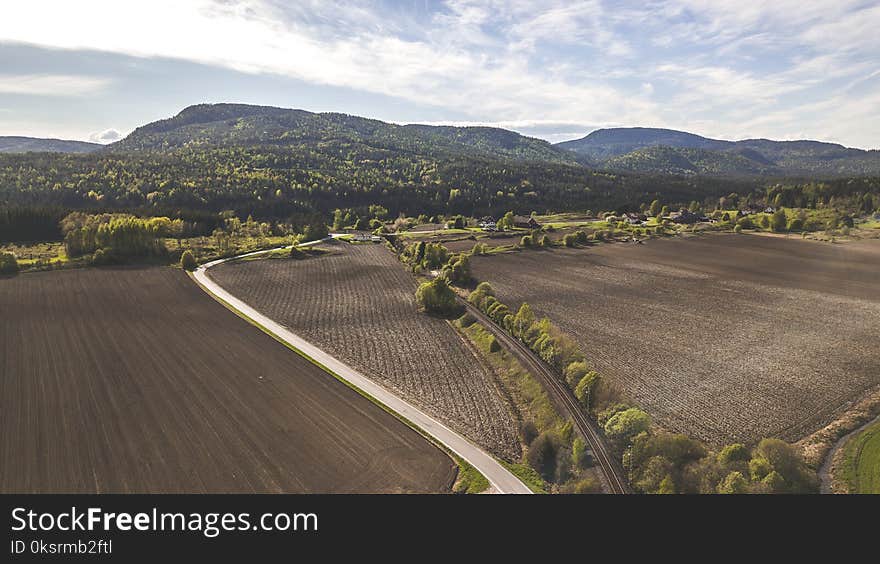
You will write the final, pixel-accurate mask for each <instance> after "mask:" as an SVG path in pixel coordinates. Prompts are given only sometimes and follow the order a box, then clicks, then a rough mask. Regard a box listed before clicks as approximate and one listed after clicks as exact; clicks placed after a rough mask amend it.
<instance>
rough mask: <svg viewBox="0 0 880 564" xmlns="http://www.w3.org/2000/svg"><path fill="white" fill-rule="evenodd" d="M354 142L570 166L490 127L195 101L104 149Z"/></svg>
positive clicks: (547, 150)
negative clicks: (398, 121)
mask: <svg viewBox="0 0 880 564" xmlns="http://www.w3.org/2000/svg"><path fill="white" fill-rule="evenodd" d="M352 144H359V145H364V146H367V147H375V148H378V149H387V150H392V151H399V152H406V153H411V154H418V155H431V156H443V155H447V156H449V155H465V154H466V155H468V156H475V157H480V156H482V157H490V158H505V159H515V160H522V161H541V162H553V163H572V164H575V163H576V162H577V157H576V156H575V155H573V154H572V153H570V152H568V151H565V150H562V149H559V148H557V147H554V146H553V145H551V144H550V143H548V142H546V141H542V140H540V139H534V138H531V137H525V136H523V135H520V134H518V133H514V132H512V131H507V130H504V129H498V128H492V127H447V126H428V125H395V124H391V123H385V122H382V121H379V120H374V119H367V118H362V117H357V116H351V115H346V114H338V113H312V112H307V111H304V110H291V109H284V108H274V107H268V106H251V105H245V104H200V105H197V106H190V107H188V108H186V109H184V110H183V111H182V112H180V113H179V114H177V115H176V116H174V117H172V118H169V119H164V120H160V121H156V122H153V123H150V124H147V125H145V126H143V127H139V128H138V129H136V130H135V131H134V132H133V133H131V135H129V136H128V137H126V138H125V139H122V140H121V141H118V142H116V143H114V144H112V145H109V146H108V147H107V149H106V150H107V151H110V152H129V151H151V150H152V151H155V150H169V149H176V148H181V147H186V148H190V149H192V148H211V147H254V146H276V147H292V146H297V147H304V146H305V147H312V148H314V149H315V150H318V151H323V150H325V149H329V150H337V148H338V147H339V146H345V145H352Z"/></svg>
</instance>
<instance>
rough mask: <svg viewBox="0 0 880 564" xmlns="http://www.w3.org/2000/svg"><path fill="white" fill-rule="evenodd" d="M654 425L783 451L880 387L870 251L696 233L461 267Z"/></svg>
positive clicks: (879, 305)
mask: <svg viewBox="0 0 880 564" xmlns="http://www.w3.org/2000/svg"><path fill="white" fill-rule="evenodd" d="M472 264H473V269H474V273H475V276H476V277H477V278H478V279H479V280H482V281H488V282H490V283H491V284H492V285H493V286H494V287H495V290H496V292H497V294H498V296H499V298H500V299H501V300H502V301H504V302H505V303H507V304H508V305H510V306H511V307H518V305H519V303H521V302H522V301H527V302H529V303H530V304H532V306H534V308H535V310H536V312H537V313H539V314H542V315H547V316H549V317H550V319H551V320H552V321H554V322H555V323H556V324H558V325H559V326H560V327H562V329H564V330H565V331H566V332H567V333H568V334H570V335H571V336H572V337H574V338H575V339H576V340H577V341H578V342H579V344H580V345H581V346H582V348H583V350H584V352H585V353H586V355H587V357H588V358H589V359H591V361H592V362H593V364H594V365H595V367H596V369H598V370H599V371H600V372H601V373H603V374H605V375H606V376H608V377H610V378H612V379H613V380H615V381H616V382H618V383H619V384H620V386H621V387H622V388H623V389H624V390H625V391H626V392H627V393H628V394H629V395H630V396H631V397H632V398H633V399H634V400H635V401H637V402H638V403H639V404H642V405H643V406H645V407H646V408H647V409H648V411H649V412H650V413H651V414H652V415H653V417H654V418H655V419H656V420H657V421H658V422H660V423H661V424H662V425H664V426H666V427H668V428H670V429H673V430H677V431H682V432H686V433H690V434H691V435H693V436H697V437H699V438H702V439H704V440H706V441H709V442H710V443H714V444H719V443H723V442H730V441H735V440H736V441H747V442H748V441H752V440H755V439H758V438H760V437H764V436H780V437H782V438H785V439H789V440H793V439H797V438H799V437H801V436H803V435H805V434H807V433H809V432H810V431H813V430H815V429H817V428H818V427H820V426H822V425H823V424H824V423H827V422H829V421H830V420H832V419H833V418H834V417H835V415H837V414H838V413H840V412H841V411H842V410H843V409H844V408H845V407H846V406H847V405H848V404H849V403H850V402H851V401H852V400H854V399H856V398H857V397H859V396H860V395H861V394H863V393H864V392H865V391H866V390H868V389H869V388H871V387H873V386H876V385H877V384H878V383H880V355H878V354H877V343H878V342H880V323H878V320H880V242H878V241H860V242H852V243H845V244H830V243H821V242H815V241H802V240H800V239H799V238H798V239H793V238H784V237H776V236H759V235H721V234H710V235H700V236H694V237H690V236H686V237H679V238H670V239H653V240H651V241H649V242H647V243H646V244H644V245H634V244H626V243H615V244H603V245H597V246H594V247H591V248H588V249H554V250H552V251H548V250H527V251H523V252H516V253H505V254H500V255H493V256H487V257H476V258H475V259H474V260H473V261H472Z"/></svg>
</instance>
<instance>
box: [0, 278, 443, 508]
mask: <svg viewBox="0 0 880 564" xmlns="http://www.w3.org/2000/svg"><path fill="white" fill-rule="evenodd" d="M0 312H2V315H0V430H2V433H0V493H12V492H18V493H30V492H38V493H40V492H71V493H92V492H97V493H135V492H137V493H149V492H155V493H206V492H210V493H224V492H232V493H236V492H244V493H251V492H255V493H309V492H447V491H449V488H450V486H451V481H452V479H453V478H454V475H455V467H454V466H453V464H452V461H451V460H450V459H449V457H448V456H446V455H445V454H444V453H443V452H441V451H440V450H438V449H437V448H436V447H434V446H433V445H431V444H430V443H429V442H427V441H426V440H425V439H424V438H422V437H421V436H420V435H419V434H418V433H416V432H415V431H413V430H411V429H410V428H408V427H407V426H405V425H404V424H403V423H401V422H400V421H399V420H397V419H396V418H395V417H393V416H392V415H390V414H388V413H387V412H385V411H384V410H382V409H381V408H379V407H378V406H376V405H375V404H373V403H372V402H371V401H369V400H368V399H366V398H364V397H362V396H361V395H359V394H358V393H356V392H355V391H353V390H352V389H350V388H349V387H347V386H346V385H345V384H343V383H341V382H339V381H338V380H336V379H335V378H334V377H332V376H331V375H329V374H327V373H326V372H324V371H323V370H321V369H320V368H318V367H317V366H315V365H314V364H312V363H311V362H309V361H308V360H306V359H304V358H302V357H301V356H299V355H298V354H296V353H294V352H293V351H291V350H289V349H288V348H286V347H285V346H283V345H281V344H280V343H278V342H277V341H275V340H274V339H272V338H271V337H269V336H268V335H266V334H265V333H263V332H262V331H260V330H259V329H257V328H256V327H254V326H252V325H250V324H248V323H246V322H245V321H243V320H242V319H240V318H238V317H237V316H236V315H235V314H233V313H232V312H230V311H229V310H227V309H226V308H225V307H223V306H222V305H221V304H219V303H217V302H216V301H214V300H213V299H212V298H211V297H209V296H208V295H207V294H205V293H204V292H203V291H202V290H201V289H200V288H198V286H196V284H195V283H193V282H192V281H191V280H189V279H188V278H187V276H186V275H185V274H184V273H183V272H182V271H181V270H178V269H171V268H126V269H124V268H113V269H110V268H107V269H83V270H75V271H65V272H43V273H34V274H22V275H19V276H16V277H12V278H0Z"/></svg>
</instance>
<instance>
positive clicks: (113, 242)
mask: <svg viewBox="0 0 880 564" xmlns="http://www.w3.org/2000/svg"><path fill="white" fill-rule="evenodd" d="M181 224H182V222H180V220H175V221H172V220H170V219H168V218H167V217H152V218H147V219H143V218H138V217H135V216H132V215H127V214H99V215H88V214H85V213H81V212H74V213H72V214H70V215H68V216H67V217H65V218H64V219H63V220H62V222H61V229H62V232H63V234H64V248H65V252H66V253H67V256H69V257H71V258H73V257H79V256H83V255H88V254H93V253H95V252H96V251H99V250H100V251H101V252H102V254H108V255H111V256H115V257H131V256H148V255H159V254H163V253H165V252H166V249H165V246H164V244H163V243H162V239H163V238H165V237H169V236H171V235H172V234H173V233H174V232H175V231H176V228H177V227H179V226H180V225H181Z"/></svg>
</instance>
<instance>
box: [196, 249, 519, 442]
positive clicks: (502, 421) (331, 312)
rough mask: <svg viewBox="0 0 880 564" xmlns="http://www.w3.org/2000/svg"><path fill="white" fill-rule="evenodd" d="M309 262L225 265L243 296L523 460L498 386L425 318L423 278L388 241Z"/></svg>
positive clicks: (221, 270) (455, 339)
mask: <svg viewBox="0 0 880 564" xmlns="http://www.w3.org/2000/svg"><path fill="white" fill-rule="evenodd" d="M326 248H328V249H331V252H330V253H328V254H327V255H325V256H321V257H317V258H309V259H305V260H299V261H297V260H289V259H267V260H257V261H248V262H239V263H227V264H222V265H219V266H217V267H214V268H212V269H211V275H210V276H211V278H212V279H214V280H215V281H216V282H217V283H218V284H220V285H221V286H222V287H223V288H225V289H226V290H227V291H229V292H230V293H231V294H232V295H234V296H239V297H244V296H246V297H247V302H248V303H249V304H250V305H251V306H252V307H254V308H255V309H257V310H259V311H261V312H263V313H264V314H265V315H267V316H268V317H269V318H271V319H274V320H276V321H277V322H279V323H281V324H282V325H284V326H286V327H288V328H289V329H290V330H291V331H292V332H294V333H296V334H297V335H300V336H302V337H303V338H305V339H306V340H308V341H309V342H312V343H314V344H315V345H317V346H319V347H320V348H321V349H323V350H325V351H327V352H328V353H329V354H331V355H333V356H334V357H336V358H339V359H340V360H342V361H343V362H345V363H346V364H349V365H351V366H352V367H353V368H355V369H357V370H359V371H361V372H362V373H364V374H365V375H367V376H369V377H370V378H371V379H373V380H375V381H377V382H380V383H381V384H382V385H383V386H385V387H387V388H388V389H390V390H392V391H393V392H394V393H395V394H397V395H400V396H401V397H403V398H406V399H407V400H408V401H410V402H412V403H413V404H415V405H417V406H418V407H419V408H421V409H423V410H424V411H426V412H427V413H429V414H430V415H432V416H433V417H436V418H437V419H439V420H441V421H443V422H444V423H446V424H447V425H449V426H450V427H451V428H452V429H454V430H455V431H457V432H459V433H461V434H463V435H464V436H466V437H467V438H469V439H470V440H472V441H473V442H475V443H477V444H478V445H480V446H482V447H485V448H487V449H489V450H490V451H491V452H493V453H495V454H496V455H500V456H502V457H504V458H507V459H509V460H513V459H517V458H518V457H519V454H520V453H519V446H518V445H519V441H518V439H517V437H516V422H515V420H514V418H513V416H512V415H511V411H510V409H509V407H508V405H507V404H506V403H505V402H504V400H503V399H502V397H501V396H500V394H499V393H498V391H497V389H496V388H495V384H494V382H493V380H492V375H491V374H489V373H488V372H487V371H486V370H484V369H483V368H482V367H481V365H480V363H479V362H478V360H477V359H476V358H474V355H473V353H471V352H470V350H469V349H468V348H467V347H466V346H465V345H464V343H463V342H462V341H461V338H460V337H459V336H458V335H457V334H456V333H455V331H454V330H453V329H452V328H451V327H450V326H449V325H448V323H447V322H446V321H444V320H442V319H438V318H434V317H429V316H427V315H424V314H422V313H419V312H418V310H417V307H416V304H415V299H414V293H415V288H416V284H415V279H414V278H413V276H412V275H411V274H410V273H408V272H407V271H406V270H405V268H404V267H403V266H402V265H401V264H400V263H399V262H398V260H397V258H396V257H395V256H394V255H393V254H392V253H391V252H390V251H388V250H387V249H385V248H384V247H382V246H381V245H373V244H366V245H363V244H361V245H350V244H348V243H336V244H333V245H327V246H326Z"/></svg>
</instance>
